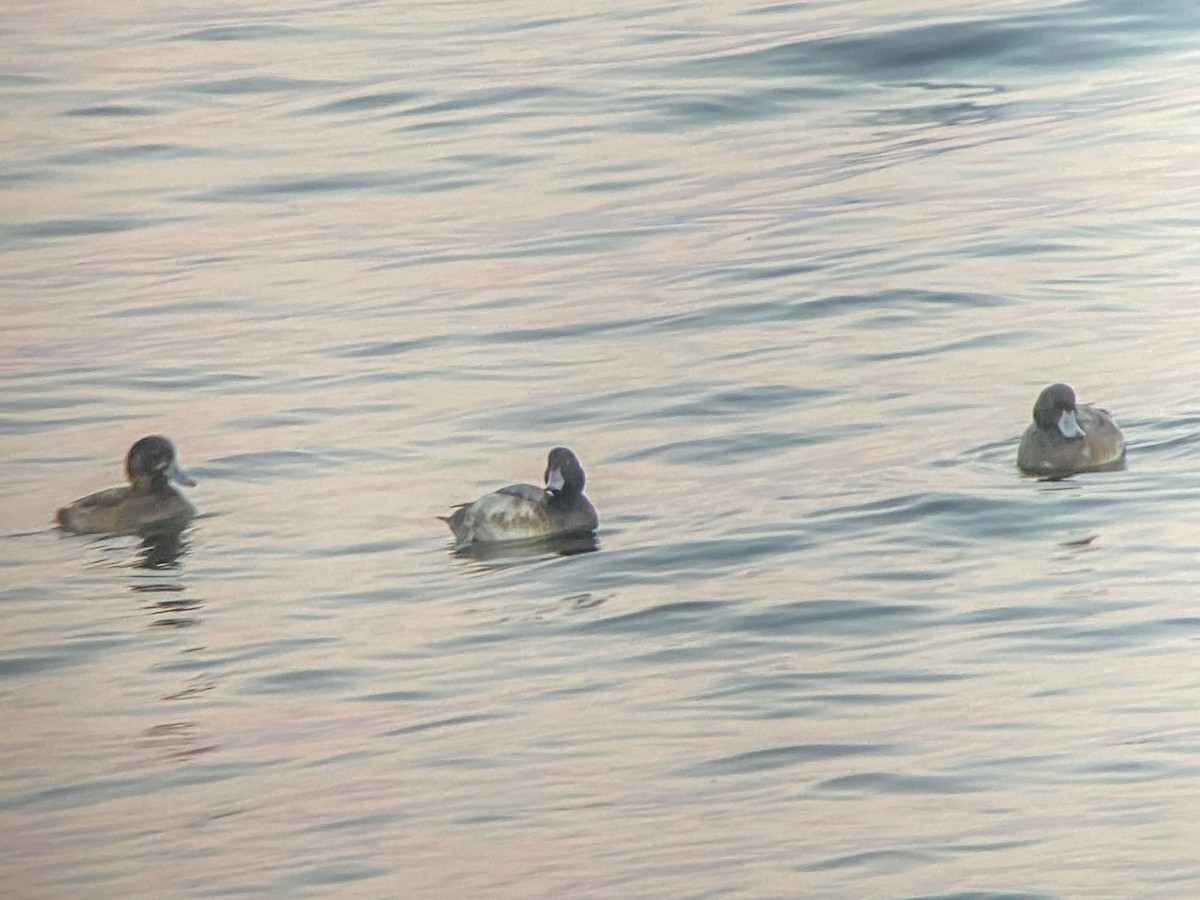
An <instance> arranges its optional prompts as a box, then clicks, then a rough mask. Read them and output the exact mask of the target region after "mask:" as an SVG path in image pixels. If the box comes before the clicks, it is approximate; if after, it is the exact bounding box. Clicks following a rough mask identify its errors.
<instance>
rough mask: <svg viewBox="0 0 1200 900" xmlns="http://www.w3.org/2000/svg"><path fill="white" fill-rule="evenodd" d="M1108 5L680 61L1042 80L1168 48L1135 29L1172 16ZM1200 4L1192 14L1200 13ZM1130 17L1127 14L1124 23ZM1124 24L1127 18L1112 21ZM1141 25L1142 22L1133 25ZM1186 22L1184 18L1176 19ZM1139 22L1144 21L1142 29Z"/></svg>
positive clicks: (722, 69)
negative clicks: (1139, 37) (1136, 35)
mask: <svg viewBox="0 0 1200 900" xmlns="http://www.w3.org/2000/svg"><path fill="white" fill-rule="evenodd" d="M1108 5H1109V4H1108V3H1107V2H1099V3H1087V2H1084V3H1072V4H1067V5H1064V6H1061V7H1057V8H1051V9H1044V10H1036V11H1031V12H1029V13H1026V14H1024V15H1012V14H1009V15H1005V16H1004V17H1003V18H998V17H997V18H975V19H970V20H964V21H958V22H938V23H933V24H919V25H909V26H902V27H899V28H892V29H888V30H882V29H881V30H877V31H873V32H860V33H857V34H852V35H837V36H832V37H817V38H811V39H802V40H796V41H789V42H787V43H783V44H778V45H776V46H773V47H767V48H764V49H759V50H752V51H748V52H735V53H728V54H720V55H716V56H709V57H704V58H698V59H692V60H687V61H685V62H682V63H676V64H674V65H673V66H672V67H671V68H672V70H673V71H674V72H675V73H676V74H678V75H680V76H682V77H702V78H703V77H712V76H714V75H720V76H725V77H727V78H732V79H738V80H742V79H762V78H770V79H779V78H787V79H821V78H826V79H837V80H842V81H847V82H854V83H862V82H868V83H880V82H884V83H887V82H896V81H913V80H917V79H919V80H922V81H942V80H948V81H951V82H962V81H970V82H974V83H978V82H981V81H984V80H985V79H990V78H995V77H996V76H997V73H1002V74H1004V75H1006V76H1007V77H1009V78H1011V77H1012V76H1013V74H1014V73H1016V72H1022V73H1025V74H1027V75H1028V74H1032V75H1033V76H1035V77H1037V78H1039V79H1042V78H1045V77H1047V76H1048V74H1049V73H1051V72H1055V71H1058V70H1062V69H1069V70H1070V71H1071V72H1072V74H1073V75H1076V76H1077V75H1078V73H1079V72H1080V71H1086V70H1088V69H1104V68H1113V67H1115V66H1117V65H1120V64H1122V63H1124V62H1125V61H1127V60H1129V59H1131V58H1134V57H1137V56H1141V55H1144V54H1146V53H1149V52H1154V51H1156V50H1157V51H1159V52H1161V48H1162V42H1161V41H1155V42H1153V43H1151V42H1147V44H1146V45H1145V46H1139V44H1138V42H1136V41H1131V40H1130V34H1131V32H1134V31H1137V30H1146V29H1152V30H1156V31H1160V30H1162V29H1163V28H1164V26H1166V25H1167V19H1168V15H1163V14H1161V13H1152V14H1150V15H1151V16H1154V15H1158V16H1160V17H1161V18H1160V19H1159V20H1158V21H1157V22H1155V21H1154V20H1153V19H1152V18H1151V17H1150V16H1146V15H1143V16H1142V17H1141V22H1140V23H1136V19H1137V17H1136V16H1131V15H1129V8H1128V7H1127V6H1125V7H1122V8H1121V9H1120V10H1119V11H1118V10H1116V9H1115V8H1112V7H1110V8H1111V9H1112V11H1113V13H1115V15H1114V14H1106V13H1105V12H1104V11H1103V10H1104V9H1105V7H1106V6H1108ZM1195 17H1196V14H1195V12H1191V14H1190V15H1189V16H1188V17H1187V18H1191V19H1195ZM1122 20H1123V21H1122ZM1116 22H1121V25H1119V26H1116V27H1114V24H1115V23H1116ZM1135 23H1136V24H1135ZM1180 24H1181V23H1180V22H1178V21H1177V22H1176V23H1175V27H1179V25H1180ZM1138 25H1140V29H1139V28H1138Z"/></svg>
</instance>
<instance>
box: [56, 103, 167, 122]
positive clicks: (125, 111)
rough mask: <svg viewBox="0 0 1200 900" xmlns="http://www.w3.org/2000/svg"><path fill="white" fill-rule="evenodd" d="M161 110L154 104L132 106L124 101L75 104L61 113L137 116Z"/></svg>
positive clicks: (100, 117)
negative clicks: (91, 104)
mask: <svg viewBox="0 0 1200 900" xmlns="http://www.w3.org/2000/svg"><path fill="white" fill-rule="evenodd" d="M161 112H162V110H161V109H159V108H158V107H155V106H134V105H132V104H124V103H101V104H97V105H95V106H77V107H75V108H74V109H68V110H66V111H65V112H63V113H62V115H64V116H70V117H72V118H82V119H96V118H99V119H104V118H114V119H121V118H134V117H137V116H157V115H159V114H160V113H161Z"/></svg>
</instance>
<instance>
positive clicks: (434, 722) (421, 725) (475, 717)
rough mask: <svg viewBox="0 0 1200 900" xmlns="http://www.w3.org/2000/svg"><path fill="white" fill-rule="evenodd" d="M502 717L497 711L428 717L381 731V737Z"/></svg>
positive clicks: (439, 728)
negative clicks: (424, 719)
mask: <svg viewBox="0 0 1200 900" xmlns="http://www.w3.org/2000/svg"><path fill="white" fill-rule="evenodd" d="M500 718H504V717H503V716H501V715H500V714H499V713H469V714H467V715H462V716H447V717H444V718H441V719H428V720H426V721H423V722H416V723H414V724H412V725H404V726H402V727H400V728H394V729H392V730H391V731H385V732H383V733H382V736H383V737H399V736H401V735H405V734H420V733H421V732H424V731H440V730H441V729H443V728H455V727H457V726H459V725H474V724H475V723H476V722H491V721H494V720H496V719H500Z"/></svg>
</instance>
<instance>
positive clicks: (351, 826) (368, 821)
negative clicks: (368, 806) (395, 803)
mask: <svg viewBox="0 0 1200 900" xmlns="http://www.w3.org/2000/svg"><path fill="white" fill-rule="evenodd" d="M402 819H403V817H402V816H400V815H398V814H396V813H367V814H364V815H358V816H348V817H346V818H344V819H335V820H333V821H331V822H317V823H315V824H313V825H307V826H304V827H302V828H297V829H296V831H295V833H296V834H320V833H322V832H326V831H329V832H350V833H354V832H361V833H362V834H364V835H369V836H375V835H379V834H383V833H386V832H387V831H389V830H390V829H389V828H388V827H387V826H390V825H395V824H398V823H399V822H400V821H402Z"/></svg>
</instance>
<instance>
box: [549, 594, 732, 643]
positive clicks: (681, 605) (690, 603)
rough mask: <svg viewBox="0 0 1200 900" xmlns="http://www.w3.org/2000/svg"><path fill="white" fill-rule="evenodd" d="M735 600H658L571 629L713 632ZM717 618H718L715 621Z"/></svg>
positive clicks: (585, 631) (575, 630)
mask: <svg viewBox="0 0 1200 900" xmlns="http://www.w3.org/2000/svg"><path fill="white" fill-rule="evenodd" d="M733 606H734V604H733V603H732V602H731V601H728V600H685V601H681V602H675V603H660V604H658V605H656V606H651V607H649V608H647V609H639V610H636V611H634V612H629V613H619V614H617V615H613V616H605V617H604V618H600V619H592V620H589V621H587V622H583V623H578V624H574V625H572V626H570V629H569V630H570V631H573V632H576V633H579V634H607V633H610V632H617V633H622V634H649V635H662V634H679V633H690V632H694V631H701V632H713V631H718V630H721V628H722V624H721V623H723V622H724V616H723V615H719V614H721V613H725V612H727V611H728V610H729V609H731V608H732V607H733ZM718 619H719V620H720V621H718Z"/></svg>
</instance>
